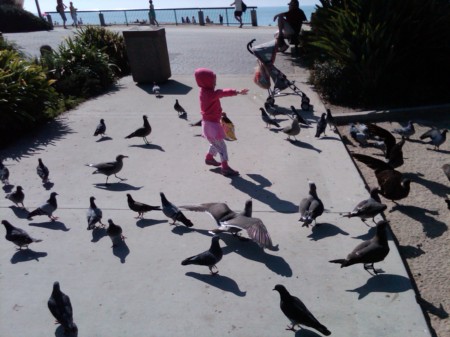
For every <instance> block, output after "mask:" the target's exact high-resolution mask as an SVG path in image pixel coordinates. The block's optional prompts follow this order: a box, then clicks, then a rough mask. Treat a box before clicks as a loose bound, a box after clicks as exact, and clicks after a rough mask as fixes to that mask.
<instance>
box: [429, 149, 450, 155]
mask: <svg viewBox="0 0 450 337" xmlns="http://www.w3.org/2000/svg"><path fill="white" fill-rule="evenodd" d="M427 150H428V151H434V152H439V153H444V154H450V151H449V150H441V149H438V150H435V149H434V148H433V149H430V148H427Z"/></svg>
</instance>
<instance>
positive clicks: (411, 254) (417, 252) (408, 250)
mask: <svg viewBox="0 0 450 337" xmlns="http://www.w3.org/2000/svg"><path fill="white" fill-rule="evenodd" d="M398 248H399V251H400V254H401V255H402V256H403V257H405V258H407V259H414V258H416V257H419V256H421V255H423V254H425V253H426V252H425V251H424V250H423V249H422V245H421V244H418V245H417V246H411V245H407V246H402V245H399V247H398Z"/></svg>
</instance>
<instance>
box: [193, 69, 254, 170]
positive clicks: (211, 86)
mask: <svg viewBox="0 0 450 337" xmlns="http://www.w3.org/2000/svg"><path fill="white" fill-rule="evenodd" d="M195 80H196V81H197V85H198V86H199V87H200V110H201V114H202V131H203V136H204V137H205V138H206V139H207V140H208V141H209V143H210V144H209V151H208V153H207V155H206V158H205V164H206V165H212V166H221V167H222V174H223V175H224V176H237V175H239V172H238V171H235V170H233V169H232V168H231V167H230V166H229V165H228V153H227V146H226V144H225V141H224V138H225V133H224V131H223V128H222V126H221V124H220V118H221V117H222V106H221V105H220V99H221V98H222V97H229V96H236V95H239V94H240V95H246V94H247V92H248V89H242V90H235V89H215V87H216V74H214V72H213V71H212V70H209V69H206V68H199V69H197V70H195ZM217 153H219V155H220V161H221V163H219V162H217V161H216V160H215V159H214V156H215V155H216V154H217Z"/></svg>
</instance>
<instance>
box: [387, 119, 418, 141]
mask: <svg viewBox="0 0 450 337" xmlns="http://www.w3.org/2000/svg"><path fill="white" fill-rule="evenodd" d="M392 133H396V134H399V135H400V136H402V137H405V138H406V139H409V137H411V136H412V135H414V134H415V133H416V129H414V123H413V122H412V121H408V124H407V125H406V126H403V127H401V128H396V129H394V130H392Z"/></svg>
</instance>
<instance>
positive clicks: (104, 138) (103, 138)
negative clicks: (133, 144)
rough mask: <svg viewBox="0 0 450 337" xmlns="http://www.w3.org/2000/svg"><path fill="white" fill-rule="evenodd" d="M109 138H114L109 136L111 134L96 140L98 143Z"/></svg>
mask: <svg viewBox="0 0 450 337" xmlns="http://www.w3.org/2000/svg"><path fill="white" fill-rule="evenodd" d="M107 140H112V138H111V137H109V136H104V137H101V138H99V139H97V140H96V142H97V143H101V142H105V141H107Z"/></svg>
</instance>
